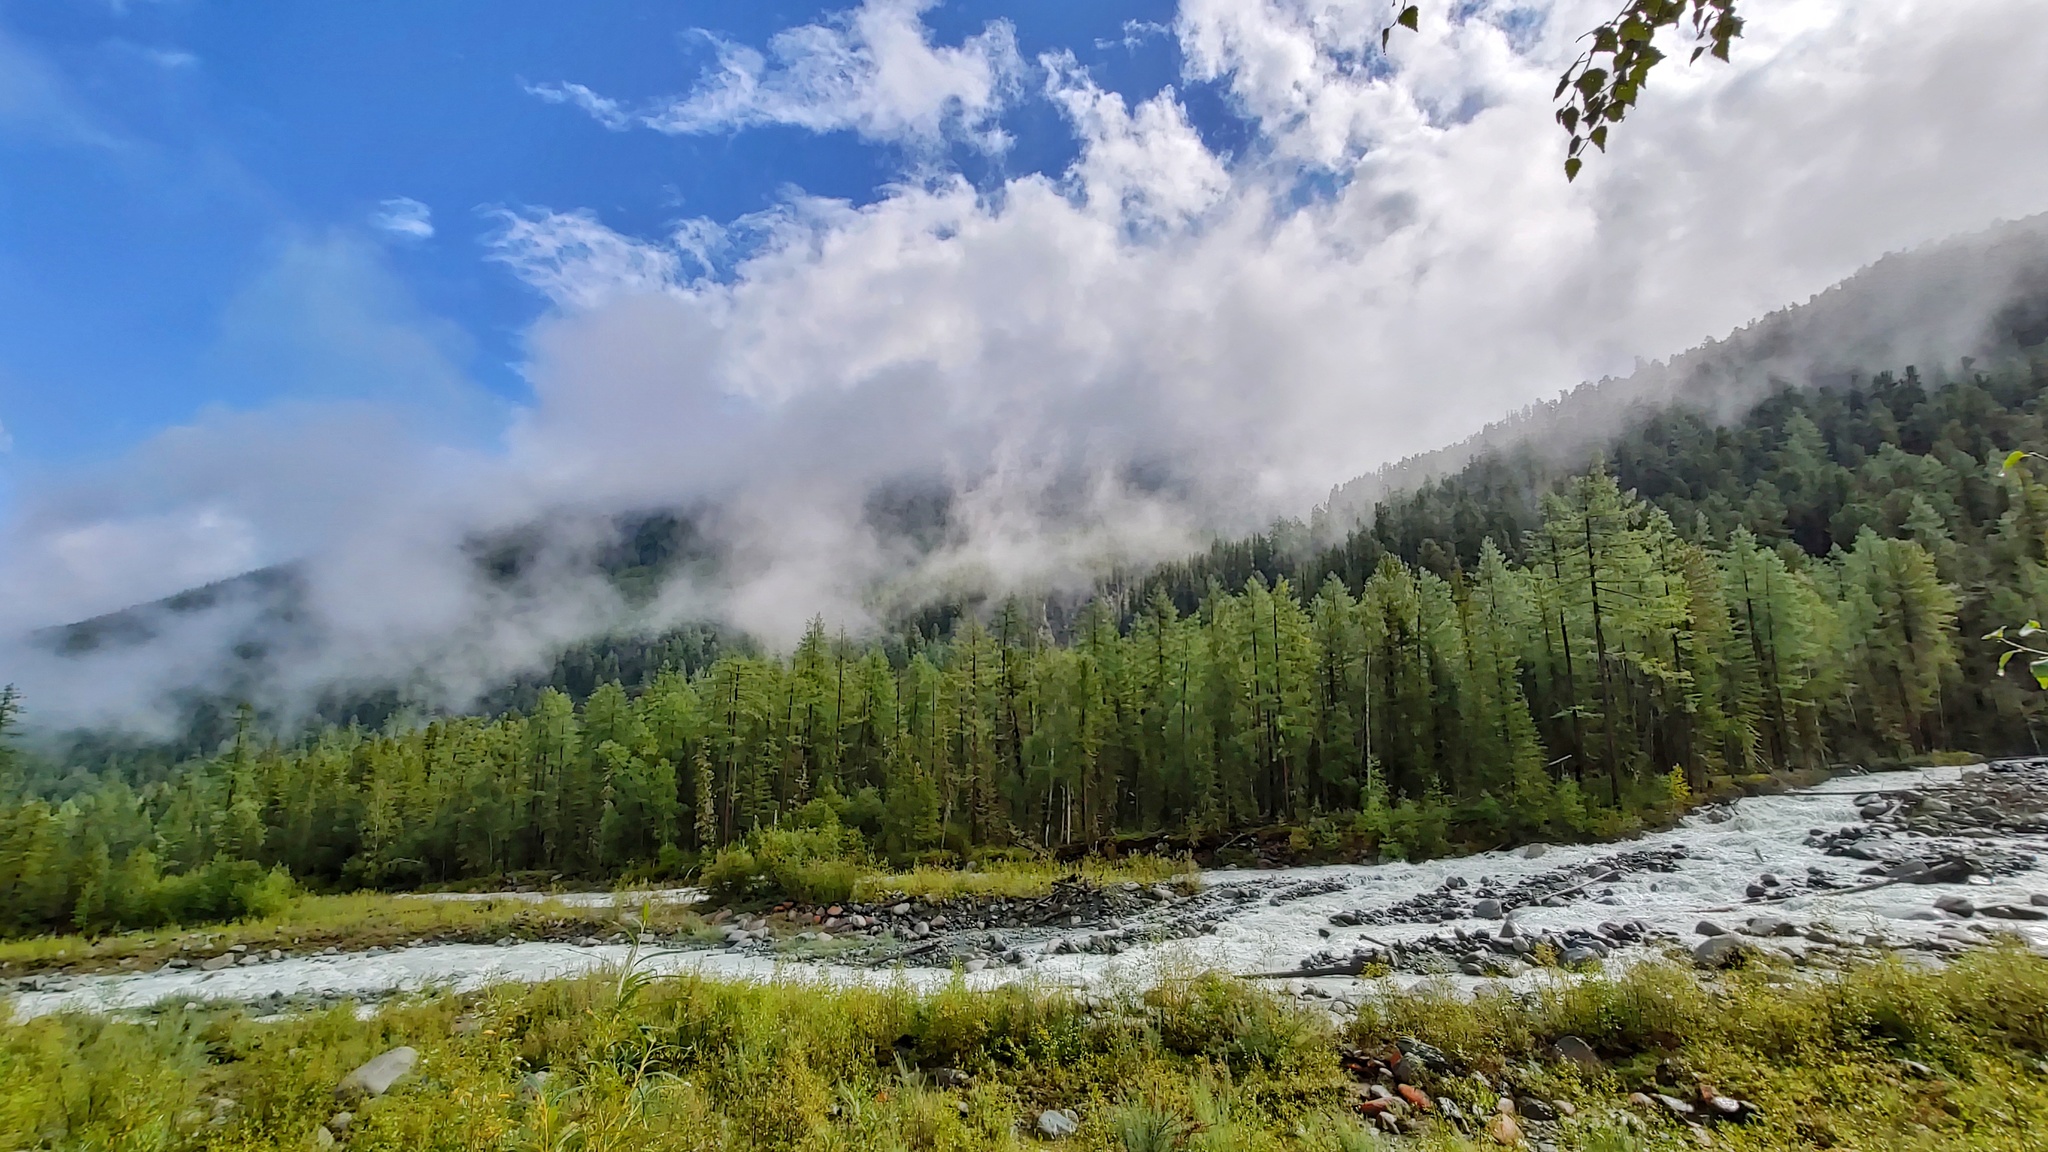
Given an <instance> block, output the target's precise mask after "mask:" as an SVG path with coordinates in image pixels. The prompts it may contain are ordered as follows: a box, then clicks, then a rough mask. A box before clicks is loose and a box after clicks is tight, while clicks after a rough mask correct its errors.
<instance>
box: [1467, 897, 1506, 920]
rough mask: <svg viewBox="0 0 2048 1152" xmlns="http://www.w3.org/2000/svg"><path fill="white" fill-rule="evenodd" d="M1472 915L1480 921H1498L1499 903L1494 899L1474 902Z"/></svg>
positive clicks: (1499, 914) (1499, 915)
mask: <svg viewBox="0 0 2048 1152" xmlns="http://www.w3.org/2000/svg"><path fill="white" fill-rule="evenodd" d="M1472 915H1474V916H1476V917H1478V918H1479V919H1481V920H1498V919H1500V917H1501V911H1500V901H1498V900H1494V899H1490V898H1489V899H1484V900H1474V901H1473V902H1472Z"/></svg>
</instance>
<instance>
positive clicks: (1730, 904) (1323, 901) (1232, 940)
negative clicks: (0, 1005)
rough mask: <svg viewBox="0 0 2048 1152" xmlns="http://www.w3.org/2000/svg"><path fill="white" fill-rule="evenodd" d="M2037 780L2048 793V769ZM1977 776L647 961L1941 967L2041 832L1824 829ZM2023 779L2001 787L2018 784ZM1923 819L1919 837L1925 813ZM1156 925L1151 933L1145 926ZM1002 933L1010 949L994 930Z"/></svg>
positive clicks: (1126, 976)
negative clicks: (1519, 943) (1904, 958)
mask: <svg viewBox="0 0 2048 1152" xmlns="http://www.w3.org/2000/svg"><path fill="white" fill-rule="evenodd" d="M2007 770H2011V769H2010V766H2007ZM2029 771H2034V772H2035V773H2036V774H2037V775H2038V776H2039V777H2040V779H2042V780H2043V781H2048V764H2043V765H2037V766H2036V767H2035V768H2034V769H2029ZM1966 772H1975V773H1976V775H1975V776H1974V777H1971V779H1975V780H1980V781H1981V780H1985V779H1990V778H1991V777H1988V776H1987V775H1986V774H1985V772H1984V770H1982V769H1981V768H1980V769H1960V768H1932V769H1923V770H1917V771H1912V772H1897V773H1886V774H1882V775H1869V776H1854V777H1839V778H1836V779H1834V780H1831V781H1829V782H1827V783H1825V784H1822V785H1820V786H1817V787H1814V788H1808V789H1802V790H1798V791H1791V792H1786V793H1782V794H1778V795H1769V796H1756V797H1749V798H1745V799H1741V800H1738V801H1735V802H1733V803H1732V804H1728V805H1723V806H1717V807H1715V808H1711V809H1706V810H1702V811H1700V812H1697V813H1695V814H1693V815H1691V816H1688V817H1687V818H1686V819H1685V820H1684V821H1683V822H1681V823H1680V824H1679V825H1677V826H1676V827H1673V828H1670V829H1667V830H1664V831H1660V832H1656V833H1652V834H1649V835H1645V836H1641V837H1637V838H1635V839H1633V840H1628V841H1623V842H1613V843H1604V844H1591V845H1556V846H1540V845H1539V846H1531V847H1526V848H1518V849H1513V850H1507V851H1500V852H1488V853H1483V854H1479V855H1474V856H1465V857H1458V858H1452V859H1443V860H1432V861H1427V862H1423V863H1415V864H1411V863H1384V864H1358V865H1330V866H1323V867H1307V868H1289V869H1273V870H1259V871H1245V870H1216V871H1210V872H1207V873H1204V874H1203V876H1202V884H1203V891H1202V892H1201V893H1200V894H1198V895H1197V896H1195V897H1192V898H1190V899H1188V900H1183V901H1171V902H1162V903H1160V904H1158V905H1156V906H1154V907H1152V908H1148V909H1146V910H1144V911H1142V912H1140V913H1137V914H1135V915H1132V916H1129V917H1125V918H1122V919H1120V920H1118V921H1115V922H1113V923H1108V924H1100V923H1098V924H1084V925H1074V926H1071V927H1064V926H1063V927H1061V928H1053V929H1046V928H1041V929H1035V930H1031V931H1023V932H1009V933H995V932H983V933H979V934H978V936H988V937H990V938H991V939H990V940H989V942H988V947H989V948H990V949H991V951H992V952H993V953H995V954H997V955H998V956H1007V957H1014V959H1011V960H1008V961H1002V960H999V961H998V962H995V963H991V964H988V965H987V966H980V965H976V966H973V970H969V971H963V970H961V968H960V967H959V966H958V965H957V964H956V963H955V962H954V961H953V960H947V961H945V962H944V963H943V964H940V963H925V964H920V963H918V962H917V961H916V960H915V959H914V958H904V959H899V960H896V961H894V962H891V963H888V964H884V965H873V964H851V963H843V962H836V961H834V960H832V959H830V958H810V959H806V958H802V957H794V956H791V955H788V954H785V953H778V952H775V951H772V950H770V945H769V944H768V943H765V942H763V943H758V944H754V945H749V944H747V943H746V942H741V943H739V944H735V945H734V946H731V947H722V948H711V947H698V948H690V949H680V950H662V949H654V950H643V951H642V953H641V955H640V957H639V963H641V964H642V965H644V967H645V968H646V969H648V970H650V971H655V972H697V973H702V974H703V975H706V976H710V977H717V978H730V979H785V980H806V979H807V980H820V981H829V982H834V983H857V982H868V983H888V982H902V983H907V984H910V985H914V986H931V985H935V984H939V983H943V982H945V981H949V980H953V979H961V980H965V981H966V982H967V983H969V984H971V985H976V986H992V985H996V984H1000V983H1004V982H1008V981H1030V982H1034V983H1039V984H1045V985H1058V986H1074V987H1083V988H1089V987H1098V986H1104V985H1118V986H1128V985H1130V984H1133V983H1142V982H1145V981H1148V980H1152V979H1156V978H1157V977H1158V976H1159V975H1160V974H1161V973H1162V972H1164V971H1167V970H1191V969H1211V970H1222V971H1227V972H1234V973H1240V974H1248V975H1249V974H1262V975H1263V974H1284V973H1288V972H1291V971H1296V970H1299V969H1300V968H1301V967H1302V966H1303V964H1304V962H1306V961H1309V960H1310V959H1311V958H1312V957H1315V956H1317V955H1318V954H1321V955H1324V956H1328V955H1330V954H1333V953H1336V954H1342V953H1343V952H1345V951H1346V950H1347V949H1352V948H1359V949H1363V948H1386V947H1390V946H1391V947H1394V948H1397V949H1398V948H1400V947H1401V946H1403V945H1408V944H1417V943H1419V942H1423V941H1426V940H1429V939H1431V938H1434V939H1436V940H1439V941H1448V940H1449V939H1450V938H1451V937H1452V936H1454V935H1455V936H1456V937H1457V939H1458V940H1459V941H1460V942H1462V941H1463V940H1464V939H1465V938H1466V936H1465V934H1469V935H1470V937H1471V939H1473V940H1475V941H1483V940H1486V939H1488V938H1491V937H1496V936H1497V935H1498V934H1499V932H1500V928H1501V925H1502V924H1503V923H1509V922H1511V923H1512V924H1513V925H1514V926H1515V927H1514V931H1515V932H1516V933H1517V934H1519V935H1521V936H1523V937H1541V936H1544V935H1546V934H1547V935H1549V936H1551V937H1553V938H1560V937H1563V936H1566V935H1569V934H1572V933H1594V932H1598V931H1601V930H1603V927H1602V926H1605V928H1606V929H1608V930H1612V929H1614V928H1615V926H1616V925H1627V926H1628V927H1627V931H1626V933H1623V935H1626V936H1628V937H1629V939H1630V940H1631V941H1632V942H1631V943H1629V944H1628V945H1626V946H1618V947H1617V948H1616V949H1615V955H1613V956H1610V957H1607V959H1608V960H1609V961H1610V962H1625V961H1626V960H1628V959H1629V958H1630V957H1632V956H1642V955H1650V954H1655V953H1660V952H1668V951H1672V950H1674V949H1677V948H1689V947H1691V946H1692V945H1693V944H1694V943H1696V942H1697V941H1698V940H1700V939H1701V937H1700V936H1699V935H1698V934H1697V933H1696V929H1697V928H1698V927H1699V926H1700V924H1701V922H1702V921H1710V922H1713V923H1715V924H1717V925H1719V924H1726V925H1728V926H1729V927H1731V928H1733V927H1736V926H1739V925H1741V924H1743V923H1745V921H1747V920H1748V919H1749V918H1751V917H1755V916H1760V915H1768V916H1771V917H1775V918H1778V919H1779V920H1781V921H1783V922H1785V923H1786V924H1789V925H1793V926H1795V927H1797V928H1798V929H1799V930H1800V931H1801V932H1807V933H1810V934H1811V935H1812V936H1813V937H1814V938H1818V939H1830V938H1839V939H1841V940H1843V941H1849V942H1854V943H1855V944H1856V945H1857V946H1859V947H1864V948H1876V949H1894V950H1898V949H1903V950H1909V951H1911V950H1918V951H1920V952H1921V953H1923V954H1924V955H1927V956H1930V957H1933V958H1936V959H1938V958H1939V957H1940V956H1942V955H1945V954H1953V953H1955V952H1956V951H1958V950H1960V949H1963V948H1966V947H1969V946H1972V945H1971V941H1979V942H1990V941H1991V940H1993V939H1997V938H2006V939H2010V938H2013V937H2017V938H2018V939H2019V940H2021V941H2022V942H2025V943H2027V944H2029V945H2031V946H2033V947H2036V948H2040V949H2048V922H2040V921H2036V920H2031V919H1996V920H1990V919H1987V918H1986V917H1985V916H1982V915H1973V916H1958V915H1956V914H1954V913H1952V912H1943V911H1939V910H1937V909H1936V907H1935V903H1936V901H1937V900H1939V899H1941V898H1942V897H1943V896H1956V895H1963V896H1966V897H1967V898H1968V899H1969V900H1971V901H1972V902H1973V903H1974V905H1975V906H1976V907H1978V908H1988V909H2000V908H2004V909H2014V908H2017V909H2025V908H2030V907H2031V908H2042V907H2048V869H2044V868H2042V867H2040V866H2038V865H2037V864H2034V863H2031V861H2033V860H2036V859H2038V860H2042V861H2048V826H2044V825H2041V824H2039V823H2036V824H2034V825H2032V826H2029V827H2007V828H2003V829H2000V828H1995V827H1961V826H1958V827H1956V828H1953V829H1951V828H1946V827H1942V828H1933V829H1932V830H1921V831H1915V830H1913V829H1912V828H1909V827H1907V826H1906V825H1904V824H1903V823H1901V824H1899V826H1898V828H1897V829H1896V831H1895V832H1894V831H1893V830H1892V829H1891V827H1890V826H1889V825H1885V826H1884V836H1883V838H1882V839H1880V838H1878V837H1873V838H1872V840H1871V841H1870V843H1872V844H1878V845H1880V846H1884V845H1889V847H1888V848H1887V849H1886V850H1887V851H1892V852H1894V853H1896V852H1898V851H1918V852H1922V853H1923V854H1929V855H1940V854H1942V853H1944V852H1955V853H1962V852H1967V853H1972V854H1974V855H1975V856H1976V857H1979V858H1985V859H1995V860H1997V861H1999V862H2000V866H1999V867H1996V868H1988V869H1986V870H1985V871H1986V872H1988V873H1989V874H1984V873H1980V874H1977V875H1972V876H1969V877H1967V878H1961V877H1959V878H1958V882H1956V883H1941V884H1919V883H1903V882H1902V883H1894V884H1890V885H1887V886H1884V887H1875V888H1873V887H1870V885H1871V884H1873V883H1876V882H1877V881H1874V880H1873V879H1872V878H1871V877H1869V876H1866V875H1864V874H1863V873H1864V872H1866V871H1868V870H1869V869H1870V867H1871V866H1870V865H1869V864H1868V863H1867V860H1868V857H1867V856H1865V857H1855V856H1844V855H1843V854H1842V852H1841V851H1840V850H1839V845H1840V844H1841V843H1842V841H1840V840H1839V839H1832V840H1831V839H1830V838H1829V836H1830V835H1837V836H1838V835H1840V834H1842V833H1840V830H1843V829H1856V828H1864V829H1865V830H1866V831H1868V830H1869V826H1870V825H1871V824H1872V819H1873V818H1872V817H1871V815H1870V812H1871V811H1872V810H1874V809H1873V808H1872V806H1870V805H1865V806H1862V807H1861V808H1859V805H1858V804H1857V800H1858V799H1859V798H1863V799H1866V800H1868V799H1869V797H1870V796H1871V795H1873V794H1879V795H1882V796H1895V795H1898V794H1901V793H1904V794H1906V795H1909V796H1910V795H1912V794H1913V791H1914V790H1916V789H1917V790H1922V791H1942V792H1943V794H1945V795H1950V796H1954V795H1956V794H1957V790H1958V789H1959V788H1962V789H1964V790H1965V792H1967V788H1968V787H1969V786H1967V785H1965V784H1964V781H1965V773H1966ZM2016 778H2017V777H2013V776H2007V777H2003V778H2000V779H2002V780H2004V781H2005V782H2006V783H2007V784H2008V785H2009V784H2010V781H2011V780H2012V779H2016ZM2032 778H2033V777H2029V779H2032ZM1883 803H1890V801H1880V805H1882V804H1883ZM1878 823H1879V824H1880V825H1882V824H1883V821H1882V820H1881V819H1880V820H1879V821H1878ZM1921 827H1923V828H1925V827H1928V826H1926V825H1924V822H1923V823H1922V825H1921ZM1831 849H1833V850H1831ZM1766 874H1768V877H1767V876H1766ZM1573 876H1592V877H1596V878H1598V879H1596V880H1595V881H1594V882H1591V883H1585V884H1581V885H1578V886H1576V887H1575V888H1574V889H1573V890H1571V891H1568V892H1563V893H1562V894H1560V895H1555V896H1552V897H1550V898H1548V899H1546V900H1543V901H1537V902H1526V903H1525V904H1524V906H1522V907H1518V908H1513V909H1511V913H1510V915H1509V916H1508V917H1507V918H1506V919H1505V920H1503V919H1502V918H1500V917H1498V916H1494V915H1484V916H1482V915H1474V914H1472V906H1473V905H1474V904H1475V901H1474V900H1473V899H1472V894H1474V893H1479V892H1496V893H1522V894H1524V895H1526V894H1527V893H1528V892H1529V891H1530V890H1531V888H1532V887H1534V888H1536V889H1538V890H1541V889H1542V887H1543V885H1545V884H1551V883H1555V881H1556V879H1557V878H1568V877H1573ZM1764 878H1769V879H1772V880H1774V881H1775V883H1773V884H1772V885H1771V886H1769V887H1768V888H1767V889H1765V890H1763V891H1762V893H1761V894H1759V893H1758V889H1757V888H1756V887H1754V886H1757V885H1759V883H1760V880H1761V879H1764ZM1880 879H1881V878H1880ZM688 895H689V894H688V893H686V892H683V891H680V890H678V891H671V892H665V893H663V894H662V898H664V899H668V900H682V899H687V898H688ZM557 898H559V897H557ZM577 898H578V899H579V900H582V901H584V902H587V903H592V904H601V903H603V902H605V901H608V900H615V901H618V902H620V903H621V905H622V906H623V907H631V906H633V905H634V904H635V903H636V902H637V901H638V900H641V899H645V898H647V897H646V895H645V894H641V895H634V894H622V895H617V896H615V895H613V894H609V893H592V894H584V895H582V896H579V897H577ZM1510 902H1511V903H1512V901H1510ZM1390 909H1392V910H1399V909H1408V910H1410V911H1411V912H1412V915H1410V914H1399V915H1393V916H1392V918H1390V914H1389V910H1390ZM1479 911H1483V912H1491V911H1492V910H1491V909H1488V908H1483V907H1482V908H1480V909H1479ZM2013 915H2014V916H2019V915H2021V913H2019V912H2014V913H2013ZM1197 916H1198V917H1199V918H1200V930H1199V931H1193V932H1190V931H1189V930H1188V929H1187V924H1188V923H1189V922H1190V918H1191V917H1197ZM1347 920H1349V921H1353V922H1352V923H1346V921H1347ZM1152 928H1156V929H1157V931H1148V929H1152ZM1105 933H1111V934H1114V939H1115V940H1116V941H1117V943H1116V945H1115V946H1114V947H1113V948H1108V949H1096V948H1091V947H1089V945H1090V941H1091V939H1092V938H1094V937H1096V936H1098V935H1103V934H1105ZM1482 933H1483V934H1485V935H1481V934H1482ZM964 935H966V934H965V933H963V936H964ZM998 935H1000V936H1002V937H1004V938H1002V939H999V940H998V939H994V937H996V936H998ZM1785 935H1790V933H1785ZM1125 942H1128V943H1125ZM1807 946H1808V945H1807V943H1806V937H1805V936H1801V937H1799V938H1798V939H1791V940H1782V941H1780V940H1764V941H1759V947H1769V948H1775V949H1782V950H1786V951H1788V953H1790V954H1793V955H1799V954H1801V953H1803V951H1804V950H1805V949H1806V948H1807ZM1830 947H1832V946H1831V945H1830ZM942 954H944V953H942ZM628 956H629V948H628V946H626V945H620V944H603V943H592V942H586V943H582V944H576V943H564V942H516V943H506V944H501V945H497V946H493V945H486V944H434V945H422V946H418V947H410V948H398V949H393V950H389V951H383V952H379V953H376V954H368V953H353V954H350V953H344V954H337V955H323V956H303V957H289V958H285V959H282V960H278V961H275V962H271V963H266V964H260V965H253V966H248V967H232V968H226V969H223V970H220V971H214V972H203V971H199V970H197V969H191V968H186V969H164V970H160V971H155V972H146V973H122V974H107V975H93V976H74V977H65V978H62V979H57V980H52V981H47V982H43V983H42V986H40V987H36V988H33V989H30V990H23V991H18V992H16V993H15V995H14V996H13V997H12V1008H13V1012H14V1014H15V1017H16V1018H17V1019H21V1018H27V1017H33V1016H37V1015H42V1014H45V1013H50V1012H58V1011H67V1010H84V1011H102V1012H105V1011H122V1010H130V1009H138V1008H144V1007H147V1006H150V1005H153V1004H157V1003H160V1002H166V1001H168V1002H187V1001H197V1002H224V1001H232V1002H241V1003H248V1004H252V1005H258V1006H261V1005H263V1004H265V1003H268V1004H271V1005H274V1006H277V1007H279V1008H281V1007H283V1004H284V1003H290V1004H304V1003H308V1002H331V1001H338V1000H355V1001H358V1002H373V1001H376V1000H379V999H382V998H385V997H388V996H391V995H393V994H398V993H406V992H414V991H419V990H423V989H430V988H448V989H452V990H457V991H469V990H474V989H477V988H481V987H484V986H486V985H489V984H492V983H496V982H501V981H539V980H550V979H556V978H560V977H567V976H574V975H578V974H581V973H587V972H591V971H594V970H598V969H602V968H606V967H610V966H616V965H618V964H621V963H623V962H625V961H626V960H627V958H628ZM1388 978H1389V979H1392V980H1394V981H1395V982H1396V983H1401V982H1406V981H1412V980H1417V979H1425V978H1436V979H1451V980H1453V981H1458V982H1463V983H1465V984H1466V985H1468V986H1470V985H1476V984H1477V983H1479V982H1480V981H1482V980H1484V979H1487V978H1488V977H1485V976H1479V975H1473V974H1470V973H1467V972H1461V971H1459V970H1457V969H1456V968H1455V967H1453V968H1451V969H1449V970H1448V971H1446V972H1445V973H1443V974H1442V975H1439V976H1425V975H1422V974H1416V973H1412V972H1411V973H1407V974H1399V973H1397V974H1395V975H1393V976H1390V977H1388ZM281 1002H282V1003H281Z"/></svg>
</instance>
